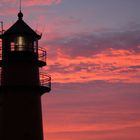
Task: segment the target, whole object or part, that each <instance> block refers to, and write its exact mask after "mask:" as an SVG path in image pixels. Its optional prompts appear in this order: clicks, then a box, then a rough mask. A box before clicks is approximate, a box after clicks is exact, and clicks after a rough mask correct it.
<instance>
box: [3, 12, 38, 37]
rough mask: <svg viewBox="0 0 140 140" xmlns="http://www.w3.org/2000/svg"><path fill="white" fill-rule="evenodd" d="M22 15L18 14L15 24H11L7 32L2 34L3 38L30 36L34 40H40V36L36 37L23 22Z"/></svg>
mask: <svg viewBox="0 0 140 140" xmlns="http://www.w3.org/2000/svg"><path fill="white" fill-rule="evenodd" d="M22 18H23V14H22V12H21V11H20V12H19V13H18V20H17V21H16V23H15V24H13V25H12V26H11V27H10V28H9V29H8V30H6V31H5V32H4V34H3V36H7V35H18V34H22V35H23V34H24V35H30V36H32V37H34V38H38V39H40V38H41V35H38V34H37V33H36V32H35V31H34V30H33V29H32V28H31V27H29V26H28V25H27V24H26V23H25V22H24V21H23V20H22Z"/></svg>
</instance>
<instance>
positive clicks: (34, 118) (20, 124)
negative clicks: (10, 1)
mask: <svg viewBox="0 0 140 140" xmlns="http://www.w3.org/2000/svg"><path fill="white" fill-rule="evenodd" d="M0 38H1V40H2V47H1V50H0V51H1V55H0V57H1V60H0V67H1V74H0V140H43V130H42V112H41V95H43V94H44V93H46V92H49V91H50V90H51V78H50V76H49V75H47V74H46V73H43V72H41V69H42V67H43V66H45V65H46V51H45V50H44V49H43V48H41V47H39V46H38V40H39V39H41V35H40V34H38V33H36V32H35V31H34V30H32V29H31V28H30V27H29V26H28V25H27V24H26V23H25V22H24V21H23V14H22V12H21V11H20V12H19V13H18V20H17V21H16V23H15V24H14V25H12V26H11V27H10V28H9V29H8V30H6V31H5V32H3V31H2V34H1V35H0Z"/></svg>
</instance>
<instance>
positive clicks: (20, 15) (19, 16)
mask: <svg viewBox="0 0 140 140" xmlns="http://www.w3.org/2000/svg"><path fill="white" fill-rule="evenodd" d="M18 18H19V19H20V20H22V18H23V14H22V12H21V0H19V13H18Z"/></svg>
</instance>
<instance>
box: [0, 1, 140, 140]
mask: <svg viewBox="0 0 140 140" xmlns="http://www.w3.org/2000/svg"><path fill="white" fill-rule="evenodd" d="M9 3H10V4H9ZM18 5H19V3H18V1H17V0H1V2H0V20H1V21H4V27H5V29H7V28H8V27H9V26H11V25H12V24H13V23H14V22H15V21H16V20H17V17H16V15H17V13H18V7H19V6H18ZM139 5H140V1H139V0H125V1H122V0H24V1H22V12H23V13H24V18H23V19H24V21H25V22H26V23H28V24H29V25H30V26H31V27H32V28H33V29H35V30H38V31H41V32H43V36H42V40H40V42H39V44H40V46H42V47H45V48H46V49H47V51H48V59H47V63H48V66H47V67H46V71H48V72H49V73H50V74H51V75H52V82H53V85H52V91H51V94H46V95H44V96H43V98H42V101H43V102H42V106H43V122H44V137H45V140H132V139H133V140H139V139H140V135H139V131H140V8H139Z"/></svg>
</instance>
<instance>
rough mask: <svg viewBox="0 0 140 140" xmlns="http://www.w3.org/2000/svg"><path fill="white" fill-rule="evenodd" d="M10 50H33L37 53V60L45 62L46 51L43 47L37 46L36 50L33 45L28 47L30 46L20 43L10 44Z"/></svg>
mask: <svg viewBox="0 0 140 140" xmlns="http://www.w3.org/2000/svg"><path fill="white" fill-rule="evenodd" d="M11 51H12V52H13V51H33V52H34V53H37V54H38V60H39V61H43V62H46V59H47V51H46V49H45V48H43V47H38V52H37V48H36V47H34V48H32V47H30V46H25V45H22V46H21V45H20V47H18V46H15V45H11ZM0 60H2V44H1V41H0Z"/></svg>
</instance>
